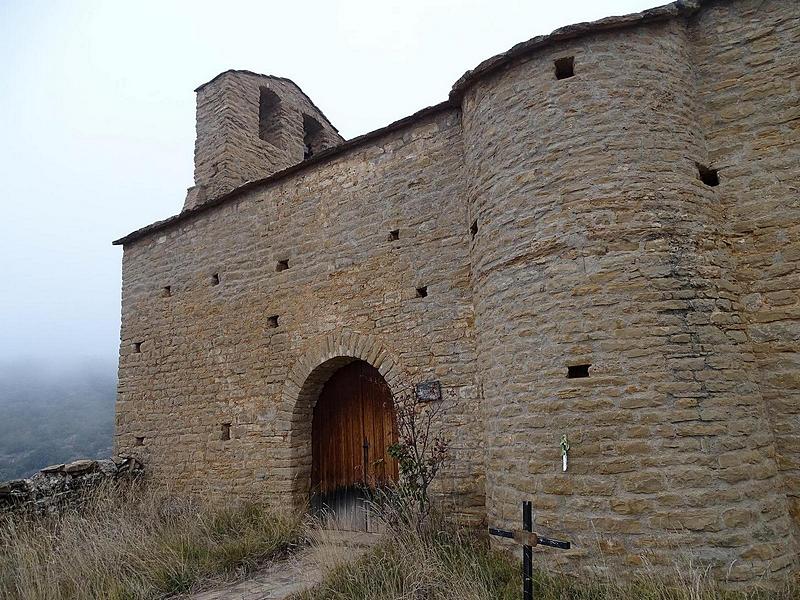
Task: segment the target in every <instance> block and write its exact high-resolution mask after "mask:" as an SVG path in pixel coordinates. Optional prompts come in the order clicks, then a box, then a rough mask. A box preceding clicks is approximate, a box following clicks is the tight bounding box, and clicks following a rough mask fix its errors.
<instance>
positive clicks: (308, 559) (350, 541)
mask: <svg viewBox="0 0 800 600" xmlns="http://www.w3.org/2000/svg"><path fill="white" fill-rule="evenodd" d="M378 540H379V537H378V536H375V535H374V534H364V533H353V534H343V533H337V534H334V535H331V534H330V533H329V534H327V535H326V539H325V540H324V542H323V543H321V544H315V545H313V546H311V547H309V548H305V549H303V550H301V551H299V552H298V553H297V554H295V555H293V556H290V557H289V558H286V559H284V560H281V561H278V562H276V563H275V564H272V565H270V566H268V567H266V568H265V569H263V570H262V571H259V572H257V573H255V574H253V575H252V576H251V577H250V578H249V579H247V580H245V581H240V582H238V583H232V584H229V585H224V586H221V587H218V588H214V589H212V590H208V591H205V592H199V593H197V594H193V595H192V596H188V597H185V598H186V600H285V599H286V598H287V597H289V596H290V595H291V594H296V593H297V592H302V591H304V590H306V589H308V588H311V587H313V586H314V585H316V584H317V583H319V582H320V581H322V576H323V568H322V567H321V565H323V564H326V563H329V562H330V560H331V557H332V556H333V555H334V554H335V555H336V560H338V561H341V560H355V559H356V558H358V557H359V556H361V554H363V553H364V552H366V551H367V549H369V548H371V547H373V546H374V545H375V544H376V543H377V542H378Z"/></svg>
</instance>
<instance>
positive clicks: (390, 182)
mask: <svg viewBox="0 0 800 600" xmlns="http://www.w3.org/2000/svg"><path fill="white" fill-rule="evenodd" d="M462 154H463V152H462V151H461V128H460V119H459V114H458V113H457V112H455V111H450V110H448V111H443V112H439V113H436V114H434V115H431V116H430V117H429V118H427V119H425V120H423V121H420V122H418V123H417V124H415V125H414V126H412V127H409V128H408V129H406V130H403V131H401V132H399V133H396V134H390V135H387V136H385V137H384V138H382V139H380V140H378V141H377V142H376V143H374V144H370V145H368V146H364V147H361V148H358V149H357V150H354V151H352V152H350V153H347V154H346V155H343V156H339V157H337V158H335V159H333V160H331V161H330V162H326V163H323V164H321V165H319V166H317V167H316V168H314V169H309V170H307V171H302V172H300V173H298V174H296V175H293V176H291V177H288V178H286V179H284V180H281V181H279V182H276V183H275V184H273V185H268V186H266V187H264V188H263V189H258V190H254V191H250V192H248V193H246V194H243V195H242V196H241V197H239V198H237V199H236V200H234V201H232V202H229V203H227V204H225V205H222V206H220V207H218V208H216V209H214V210H213V211H210V212H205V213H202V214H201V215H198V216H195V217H192V218H191V219H190V220H188V221H186V222H184V223H182V224H181V225H180V226H179V227H176V228H174V229H171V230H170V231H165V232H164V233H163V234H159V235H154V236H150V237H148V238H145V239H142V240H141V241H139V242H136V243H134V244H131V245H127V246H126V247H125V253H124V259H123V300H122V303H123V315H122V346H121V356H120V384H119V396H118V402H117V431H116V446H117V451H118V452H124V453H129V454H131V455H133V456H137V457H138V458H140V459H141V461H142V462H143V463H145V464H146V465H147V467H148V472H149V473H150V475H151V477H153V478H155V479H156V480H163V481H171V482H173V485H176V486H177V487H178V489H182V490H188V491H193V490H195V491H200V490H202V491H208V490H212V491H213V492H214V493H216V494H218V495H219V496H226V495H235V496H248V497H262V498H266V499H269V500H271V501H274V502H275V503H284V504H285V503H286V501H287V500H288V499H290V498H291V499H293V500H294V501H295V502H296V503H297V504H298V505H302V504H304V503H305V502H306V501H307V490H308V487H307V480H308V474H307V472H305V471H303V470H302V469H303V468H304V466H307V464H306V463H307V458H308V456H310V454H309V452H310V416H309V415H308V411H309V410H310V408H311V406H312V405H313V401H315V399H312V400H310V401H309V400H307V399H306V398H305V397H304V396H303V395H302V394H301V390H300V388H301V387H303V385H304V384H305V383H306V382H305V381H304V380H303V378H304V377H305V376H308V375H312V374H311V371H313V370H314V369H315V368H317V367H318V366H320V363H322V362H324V361H326V360H328V359H332V360H333V361H334V363H332V364H339V363H340V362H341V360H339V361H338V362H336V360H337V358H339V359H342V358H344V359H345V360H346V359H347V357H357V358H364V359H365V360H369V362H371V363H372V364H376V363H377V364H376V366H380V368H381V369H382V371H383V372H384V375H385V376H386V378H387V381H388V382H389V383H390V385H391V386H393V390H394V391H395V392H397V391H399V389H398V386H399V385H402V384H403V383H406V384H411V383H415V382H418V381H423V380H427V379H438V380H440V381H441V384H442V387H443V390H444V395H445V398H446V400H447V401H448V402H449V403H450V404H452V407H451V410H450V411H449V413H448V423H447V425H448V427H449V428H450V429H451V430H452V432H453V437H454V442H453V443H454V446H455V450H454V453H455V454H454V460H453V462H452V464H451V465H450V467H449V468H448V469H447V470H446V472H445V473H443V475H442V478H441V485H442V486H443V488H445V490H452V491H456V492H457V493H456V494H453V495H451V497H452V498H456V499H457V502H458V505H457V506H456V507H455V510H457V511H458V512H461V513H463V514H465V515H468V516H470V515H471V516H472V517H473V518H480V516H481V515H482V512H483V505H484V500H483V483H482V481H483V466H482V461H483V449H482V443H481V439H482V435H481V429H482V426H481V421H482V420H481V418H480V415H479V412H480V404H479V398H478V395H477V389H476V387H475V384H474V370H475V363H474V340H473V330H472V327H471V325H472V303H471V290H470V287H469V264H468V254H467V249H468V247H467V244H466V238H467V236H468V231H467V229H466V227H465V226H464V224H465V222H466V206H465V204H464V202H463V187H462V184H463V177H462V175H461V160H462ZM393 230H397V231H398V232H399V234H398V235H399V239H397V240H396V241H390V240H389V233H390V231H393ZM279 261H288V269H285V270H281V271H278V270H276V266H277V263H278V262H279ZM215 276H216V278H215ZM217 278H218V279H217ZM217 280H218V281H219V283H218V284H215V282H216V281H217ZM166 286H169V287H170V289H169V295H167V292H166V291H165V289H164V288H165V287H166ZM422 286H427V290H428V295H427V297H425V298H418V297H417V292H416V288H418V287H422ZM275 316H276V317H277V326H272V325H274V323H273V324H272V325H271V324H270V317H275ZM137 344H140V345H139V346H137ZM137 350H138V351H137ZM307 362H308V363H309V367H308V369H307V370H305V371H303V368H304V365H305V364H306V363H307ZM339 366H341V365H340V364H339ZM296 374H297V375H296ZM328 374H330V373H328ZM317 375H319V372H316V373H315V374H313V375H312V377H311V379H313V378H314V377H316V376H317ZM294 379H299V381H296V382H295V381H294ZM287 390H288V391H287ZM300 417H307V422H305V423H301V424H299V425H297V426H293V425H292V423H293V422H294V421H297V420H298V419H299V418H300ZM223 423H230V424H231V430H230V431H231V439H230V440H229V441H223V440H222V439H221V436H220V428H221V426H222V424H223ZM302 448H305V449H306V452H305V453H304V452H302ZM298 453H300V455H301V456H300V457H299V459H298V460H295V459H296V458H297V456H298Z"/></svg>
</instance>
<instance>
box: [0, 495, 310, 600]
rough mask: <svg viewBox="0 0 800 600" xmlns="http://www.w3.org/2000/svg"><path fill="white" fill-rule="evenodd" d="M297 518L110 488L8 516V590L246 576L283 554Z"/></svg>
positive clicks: (134, 591)
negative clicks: (74, 502) (72, 503)
mask: <svg viewBox="0 0 800 600" xmlns="http://www.w3.org/2000/svg"><path fill="white" fill-rule="evenodd" d="M301 534H302V526H301V522H300V519H299V518H296V517H293V516H287V515H276V514H274V513H273V512H271V511H268V510H267V509H265V508H264V507H261V506H256V505H240V506H236V507H229V508H225V509H219V508H213V507H212V506H209V505H204V504H201V503H197V502H192V501H186V500H177V499H175V498H172V497H170V496H168V495H167V494H164V493H159V492H155V491H151V490H147V489H146V488H141V487H133V486H109V487H107V488H105V489H103V490H100V491H98V492H97V493H95V494H93V495H92V496H90V497H89V498H87V501H86V502H85V504H83V505H82V506H81V507H79V508H74V509H71V510H68V511H66V512H64V513H62V514H61V515H59V516H55V517H40V518H27V519H19V518H17V519H14V520H6V521H4V522H3V521H0V598H2V599H8V600H34V599H35V600H44V599H47V600H61V599H67V598H70V599H73V598H74V599H77V598H80V599H89V598H104V599H110V600H123V599H124V600H138V599H148V598H163V597H165V596H168V595H170V594H175V593H182V592H187V591H190V590H193V589H196V588H198V587H199V586H202V585H203V584H205V583H208V582H210V581H217V580H222V579H232V578H236V577H241V576H243V575H245V574H246V573H247V572H249V571H251V570H252V569H254V568H256V567H258V566H261V565H263V564H264V563H265V562H267V561H269V560H270V559H272V558H275V557H276V556H278V555H280V554H282V553H284V552H285V551H286V550H287V549H288V548H289V546H290V545H291V544H293V543H294V541H295V540H296V539H298V538H299V537H300V536H301Z"/></svg>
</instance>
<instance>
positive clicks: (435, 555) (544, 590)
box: [297, 523, 800, 600]
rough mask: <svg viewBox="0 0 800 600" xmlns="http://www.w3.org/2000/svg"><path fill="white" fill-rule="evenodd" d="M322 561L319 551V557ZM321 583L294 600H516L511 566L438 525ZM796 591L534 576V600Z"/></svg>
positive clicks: (476, 539)
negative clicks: (728, 588) (744, 589)
mask: <svg viewBox="0 0 800 600" xmlns="http://www.w3.org/2000/svg"><path fill="white" fill-rule="evenodd" d="M323 555H324V553H323ZM326 563H327V564H322V565H321V566H322V567H323V569H324V570H325V573H326V575H325V578H324V580H323V582H322V583H321V584H320V585H318V586H317V587H315V588H313V589H312V590H310V591H308V592H306V593H304V594H301V595H299V596H297V600H421V599H425V600H454V599H459V600H462V599H463V600H519V598H520V597H521V586H522V582H521V574H520V566H519V562H518V561H517V560H514V558H513V557H510V556H508V555H507V554H505V553H502V552H498V551H495V550H491V549H490V548H489V544H488V540H487V539H486V538H485V537H484V536H481V535H478V534H477V533H470V532H465V531H463V530H458V529H456V528H454V527H452V526H448V525H442V524H441V523H439V524H438V525H437V526H435V527H431V528H429V529H428V530H427V531H423V532H421V533H420V532H418V531H416V530H414V529H413V528H404V529H403V530H402V531H400V532H396V533H394V534H391V535H390V536H389V537H388V538H387V540H386V541H385V543H383V544H382V545H381V546H379V547H377V548H375V549H373V550H372V551H370V552H369V553H367V554H366V555H364V556H362V557H361V558H360V559H358V560H356V561H354V562H350V563H348V562H345V561H340V560H336V558H335V556H334V557H333V560H331V561H326ZM799 591H800V590H798V589H797V588H796V587H795V588H791V589H790V588H789V587H788V585H787V587H786V588H785V589H784V590H782V591H780V592H768V591H763V590H761V591H752V592H730V591H728V592H726V591H723V590H722V589H721V588H720V587H719V586H718V585H717V584H716V583H715V582H714V581H713V580H711V579H710V578H709V577H708V575H707V573H706V572H705V571H703V570H699V569H693V568H692V567H691V566H686V567H681V569H680V570H676V575H675V576H674V577H671V578H666V577H664V576H658V575H656V574H655V573H653V574H648V575H646V576H642V577H640V578H639V579H638V580H634V581H632V582H627V583H626V582H619V581H612V580H606V579H594V580H587V579H585V578H581V579H578V578H573V577H566V576H554V575H546V574H544V573H536V575H535V594H534V597H535V598H536V600H621V599H631V600H797V599H798V598H800V593H798V592H799Z"/></svg>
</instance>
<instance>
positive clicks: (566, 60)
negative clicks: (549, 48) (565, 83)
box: [554, 56, 575, 79]
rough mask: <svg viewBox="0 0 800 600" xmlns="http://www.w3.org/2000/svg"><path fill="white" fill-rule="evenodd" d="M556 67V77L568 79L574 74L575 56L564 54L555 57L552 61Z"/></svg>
mask: <svg viewBox="0 0 800 600" xmlns="http://www.w3.org/2000/svg"><path fill="white" fill-rule="evenodd" d="M554 64H555V67H556V79H568V78H570V77H572V76H573V75H575V57H574V56H565V57H563V58H557V59H556V60H555V62H554Z"/></svg>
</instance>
